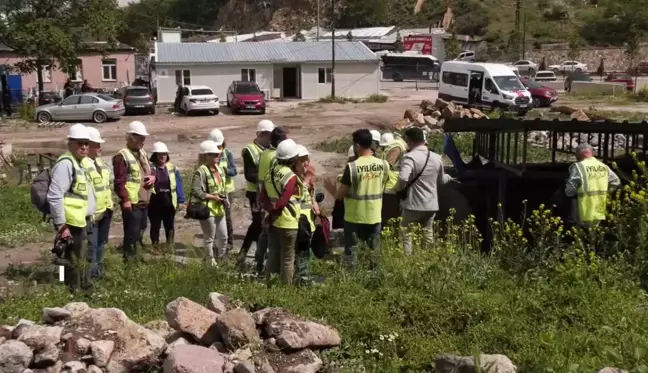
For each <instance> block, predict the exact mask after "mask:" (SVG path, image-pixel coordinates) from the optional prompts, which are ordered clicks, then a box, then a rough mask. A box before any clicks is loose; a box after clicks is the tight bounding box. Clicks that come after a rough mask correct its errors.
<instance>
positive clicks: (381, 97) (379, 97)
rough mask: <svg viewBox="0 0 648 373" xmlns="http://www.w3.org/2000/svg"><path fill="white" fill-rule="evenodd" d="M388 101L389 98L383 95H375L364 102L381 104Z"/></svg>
mask: <svg viewBox="0 0 648 373" xmlns="http://www.w3.org/2000/svg"><path fill="white" fill-rule="evenodd" d="M387 101H389V96H386V95H381V94H373V95H371V96H369V97H367V98H366V99H365V100H364V102H371V103H376V104H381V103H383V102H387Z"/></svg>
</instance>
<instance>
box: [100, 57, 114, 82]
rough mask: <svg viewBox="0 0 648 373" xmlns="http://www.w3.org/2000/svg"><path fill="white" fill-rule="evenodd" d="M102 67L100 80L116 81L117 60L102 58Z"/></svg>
mask: <svg viewBox="0 0 648 373" xmlns="http://www.w3.org/2000/svg"><path fill="white" fill-rule="evenodd" d="M101 66H102V68H103V72H102V76H101V80H103V81H116V80H117V60H115V59H111V60H103V61H101Z"/></svg>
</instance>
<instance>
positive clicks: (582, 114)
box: [570, 109, 590, 122]
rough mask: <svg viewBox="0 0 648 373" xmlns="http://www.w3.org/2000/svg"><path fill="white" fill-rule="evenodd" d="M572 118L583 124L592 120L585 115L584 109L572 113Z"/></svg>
mask: <svg viewBox="0 0 648 373" xmlns="http://www.w3.org/2000/svg"><path fill="white" fill-rule="evenodd" d="M570 117H571V118H572V119H576V120H578V121H581V122H587V121H589V120H590V118H589V117H588V116H587V114H585V112H584V111H583V110H582V109H578V110H576V111H575V112H573V113H571V115H570Z"/></svg>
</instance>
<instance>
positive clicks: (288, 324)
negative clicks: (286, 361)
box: [254, 308, 341, 350]
mask: <svg viewBox="0 0 648 373" xmlns="http://www.w3.org/2000/svg"><path fill="white" fill-rule="evenodd" d="M254 318H255V320H256V322H257V324H258V325H261V326H262V327H263V329H264V330H265V332H266V334H268V336H270V337H273V338H275V339H276V341H277V345H278V346H279V347H281V348H284V349H290V350H301V349H304V348H313V349H320V348H328V347H335V346H338V345H339V344H340V342H341V340H340V333H339V332H338V331H337V330H335V329H334V328H332V327H330V326H327V325H322V324H319V323H316V322H313V321H309V320H304V319H302V318H300V317H298V316H296V315H294V314H292V313H290V312H288V311H286V310H284V309H283V308H266V309H263V310H260V311H257V312H255V313H254Z"/></svg>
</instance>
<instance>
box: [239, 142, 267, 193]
mask: <svg viewBox="0 0 648 373" xmlns="http://www.w3.org/2000/svg"><path fill="white" fill-rule="evenodd" d="M246 150H247V151H248V152H249V153H250V155H251V156H252V160H253V161H254V165H255V166H257V170H258V167H259V158H261V152H262V151H263V148H261V147H260V146H259V145H257V144H256V143H252V144H248V145H247V146H246V147H245V148H243V151H242V152H241V157H243V153H244V152H245V151H246ZM257 174H258V172H257ZM246 190H247V191H248V192H255V193H256V191H257V185H256V184H255V183H250V182H248V183H247V188H246Z"/></svg>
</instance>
